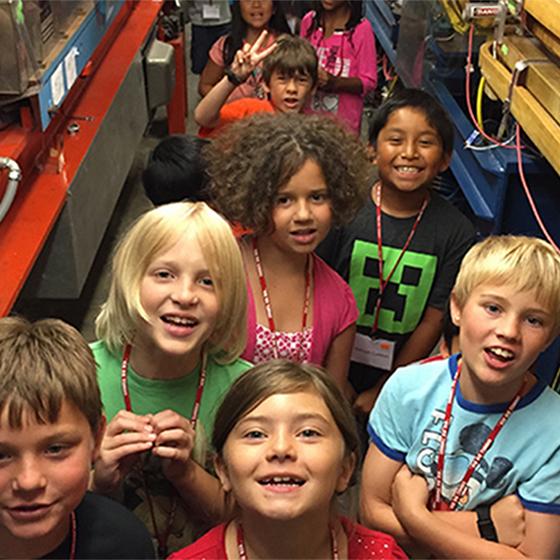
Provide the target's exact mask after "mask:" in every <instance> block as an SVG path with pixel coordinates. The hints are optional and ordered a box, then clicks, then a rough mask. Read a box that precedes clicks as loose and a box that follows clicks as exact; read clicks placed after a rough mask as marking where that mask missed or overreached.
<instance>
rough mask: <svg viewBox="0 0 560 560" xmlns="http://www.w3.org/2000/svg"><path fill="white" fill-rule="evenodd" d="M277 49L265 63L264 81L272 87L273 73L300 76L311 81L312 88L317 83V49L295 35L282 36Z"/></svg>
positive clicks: (278, 40)
mask: <svg viewBox="0 0 560 560" xmlns="http://www.w3.org/2000/svg"><path fill="white" fill-rule="evenodd" d="M276 44H277V47H276V48H275V49H274V50H273V51H272V52H271V53H270V54H269V55H268V56H267V57H266V58H265V59H264V61H263V80H264V82H265V84H267V85H270V78H271V77H272V74H273V72H278V73H280V74H285V75H287V76H294V75H296V74H300V75H302V76H308V77H309V78H310V79H311V87H313V86H315V84H316V83H317V68H318V65H319V61H318V59H317V53H316V52H315V49H314V48H313V46H312V45H311V43H309V41H306V40H305V39H302V38H301V37H297V36H295V35H287V34H285V35H280V37H278V39H276Z"/></svg>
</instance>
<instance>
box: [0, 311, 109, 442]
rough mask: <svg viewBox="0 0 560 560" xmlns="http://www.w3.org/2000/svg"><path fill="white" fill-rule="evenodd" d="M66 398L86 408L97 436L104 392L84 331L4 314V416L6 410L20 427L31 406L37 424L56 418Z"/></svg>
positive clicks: (0, 365) (0, 346) (0, 399)
mask: <svg viewBox="0 0 560 560" xmlns="http://www.w3.org/2000/svg"><path fill="white" fill-rule="evenodd" d="M64 401H68V402H70V403H71V404H73V405H74V406H75V407H76V408H77V409H78V410H80V411H81V412H82V413H83V415H84V416H85V417H86V419H87V421H88V423H89V425H90V427H91V431H92V433H93V434H94V435H96V434H97V430H98V428H99V424H100V421H101V417H102V405H101V395H100V392H99V387H98V385H97V375H96V367H95V360H94V358H93V354H92V353H91V350H90V348H89V346H88V345H87V343H86V341H85V340H84V339H83V338H82V335H81V334H80V333H79V332H78V331H77V330H76V329H74V328H73V327H71V326H70V325H67V324H66V323H64V322H63V321H60V320H58V319H43V320H41V321H37V322H35V323H30V322H29V321H27V320H26V319H23V318H21V317H4V318H2V319H0V416H2V414H3V413H4V410H7V413H8V415H7V417H8V423H9V425H10V427H12V428H17V429H20V428H21V427H22V424H23V422H22V416H23V414H24V412H27V411H31V412H32V413H33V414H34V417H35V420H36V421H37V422H38V423H41V424H46V423H54V422H56V421H57V419H58V415H59V413H60V409H61V407H62V404H63V402H64Z"/></svg>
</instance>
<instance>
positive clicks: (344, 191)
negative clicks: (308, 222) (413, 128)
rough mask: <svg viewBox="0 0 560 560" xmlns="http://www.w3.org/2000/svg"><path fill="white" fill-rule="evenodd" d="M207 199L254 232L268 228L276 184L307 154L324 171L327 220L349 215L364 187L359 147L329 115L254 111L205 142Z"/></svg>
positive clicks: (364, 163)
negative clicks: (209, 141)
mask: <svg viewBox="0 0 560 560" xmlns="http://www.w3.org/2000/svg"><path fill="white" fill-rule="evenodd" d="M205 157H206V160H207V163H208V175H209V177H210V193H211V198H212V203H213V204H214V205H215V206H216V208H217V209H218V211H220V212H221V213H222V214H223V215H224V216H225V217H226V218H227V219H228V220H230V221H232V222H238V223H240V224H241V225H243V226H244V227H246V228H251V229H252V230H253V231H254V232H255V233H256V234H263V233H267V232H270V231H271V230H272V229H273V224H272V210H273V207H274V202H275V198H276V194H277V193H278V190H279V189H280V188H281V187H283V186H284V185H285V184H286V183H287V182H288V181H289V180H290V179H291V178H292V177H293V176H294V175H295V174H296V173H297V172H298V171H299V170H300V169H301V167H302V166H303V164H304V163H305V162H306V161H307V160H308V159H312V160H313V161H315V162H316V163H317V164H318V165H319V167H320V168H321V170H322V171H323V175H324V177H325V181H326V183H327V190H328V195H329V198H330V204H331V210H332V214H333V223H334V224H342V223H346V222H348V221H350V220H351V219H352V218H353V217H354V215H355V214H356V212H357V211H358V210H359V209H360V208H361V207H362V205H363V204H364V201H365V197H366V196H367V192H368V187H369V175H370V163H369V161H368V158H367V155H366V151H365V147H364V146H363V145H362V144H361V143H360V142H359V140H358V139H357V138H356V137H355V136H353V135H352V134H351V133H350V132H348V131H346V130H345V129H344V128H342V126H341V125H339V124H338V123H336V122H335V121H334V120H333V119H332V118H329V117H325V116H318V115H317V116H311V115H301V114H289V115H288V114H282V115H271V114H258V115H255V116H252V117H250V118H247V119H243V120H241V121H239V122H237V123H235V124H233V125H232V126H230V127H228V128H227V129H226V130H225V131H224V132H223V133H222V134H221V135H220V136H219V137H218V138H216V139H215V140H214V142H213V143H212V145H211V146H208V147H206V148H205Z"/></svg>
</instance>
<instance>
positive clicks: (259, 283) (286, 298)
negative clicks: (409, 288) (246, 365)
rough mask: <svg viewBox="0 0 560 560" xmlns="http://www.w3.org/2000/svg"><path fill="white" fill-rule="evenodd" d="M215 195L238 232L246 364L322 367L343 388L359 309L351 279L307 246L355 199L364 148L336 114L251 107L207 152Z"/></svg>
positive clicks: (348, 211) (360, 189)
mask: <svg viewBox="0 0 560 560" xmlns="http://www.w3.org/2000/svg"><path fill="white" fill-rule="evenodd" d="M206 155H207V158H208V159H207V161H208V166H209V176H210V180H211V187H210V188H211V196H212V198H213V200H214V203H215V204H216V206H217V208H218V209H219V210H220V211H221V212H222V213H223V214H224V215H225V216H226V218H228V219H229V220H230V221H232V222H238V223H240V224H241V225H242V226H244V227H246V228H249V229H251V230H252V231H253V232H254V233H253V235H252V236H247V237H245V238H243V239H242V240H241V250H242V251H241V252H242V254H243V257H244V260H245V268H246V272H247V279H248V288H249V303H248V317H247V327H248V337H247V346H246V348H245V351H244V353H243V357H244V358H246V359H247V360H249V361H252V362H256V363H258V362H263V361H267V360H270V359H272V358H286V359H289V360H292V361H295V362H300V363H303V362H312V363H314V364H318V365H324V366H325V367H326V369H327V370H328V371H329V372H330V373H331V374H332V375H333V377H334V379H335V380H336V381H337V383H338V384H339V386H340V387H342V388H343V389H345V388H346V380H347V374H348V364H349V359H350V353H351V349H352V344H353V340H354V332H355V323H356V319H357V317H358V312H357V308H356V303H355V301H354V296H353V295H352V292H351V290H350V288H349V287H348V285H347V284H346V283H345V282H344V281H343V280H342V279H341V278H340V277H339V276H338V275H337V274H336V273H335V272H334V271H333V270H331V269H330V268H329V267H328V266H327V265H326V264H325V263H324V262H323V261H322V260H321V259H320V258H319V257H317V256H316V255H314V254H313V252H314V250H315V248H316V247H317V245H318V244H319V243H320V242H321V241H322V240H323V239H324V238H325V236H326V235H327V233H328V231H329V229H330V227H331V224H332V223H337V224H338V223H344V222H347V221H348V220H350V219H351V218H352V216H353V215H354V214H355V212H357V210H358V209H359V208H360V207H361V205H362V201H363V193H364V192H365V190H366V187H367V184H368V173H369V166H368V160H367V157H366V154H365V150H364V148H363V146H362V145H361V144H360V143H359V142H358V141H357V140H356V139H355V138H354V137H353V136H352V135H351V134H350V133H349V132H347V131H345V130H344V129H342V128H341V126H340V125H338V124H337V123H335V122H334V121H333V120H331V119H328V118H324V117H318V116H303V115H280V116H274V115H268V114H263V115H256V116H254V117H252V118H250V119H244V120H243V121H240V122H239V123H237V124H235V125H233V126H231V127H230V128H228V129H227V130H226V131H225V132H224V133H223V134H222V135H221V136H220V137H219V138H218V139H216V140H215V142H214V143H213V145H212V146H211V147H210V148H209V149H208V151H207V154H206Z"/></svg>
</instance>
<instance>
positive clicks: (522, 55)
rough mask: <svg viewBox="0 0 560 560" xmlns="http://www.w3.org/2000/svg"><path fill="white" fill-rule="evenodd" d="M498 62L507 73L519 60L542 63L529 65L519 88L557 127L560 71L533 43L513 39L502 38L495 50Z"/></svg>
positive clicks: (511, 37) (527, 39) (521, 39)
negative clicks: (504, 66) (523, 88)
mask: <svg viewBox="0 0 560 560" xmlns="http://www.w3.org/2000/svg"><path fill="white" fill-rule="evenodd" d="M498 58H499V59H500V60H501V61H503V62H504V64H505V65H506V66H507V67H508V68H509V70H511V71H513V68H514V66H515V64H516V63H517V62H519V61H520V60H540V61H543V62H541V63H537V64H531V65H529V68H528V69H527V70H526V72H527V74H526V76H525V79H524V81H523V84H524V85H525V87H526V88H527V89H528V90H529V91H530V92H531V93H532V94H533V95H534V96H535V97H536V98H537V100H538V101H539V103H540V104H541V105H542V106H543V107H544V108H545V109H546V110H547V111H548V112H549V113H550V114H551V115H552V116H553V117H554V119H555V120H556V121H557V122H558V123H560V68H559V67H558V66H557V65H556V64H555V63H554V61H553V60H552V59H550V58H548V57H547V55H546V53H544V52H543V51H542V50H541V49H540V48H539V46H538V44H537V43H536V42H535V40H533V39H530V38H529V37H517V36H515V35H511V36H508V37H505V39H504V42H503V43H502V45H501V46H500V48H499V49H498Z"/></svg>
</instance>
